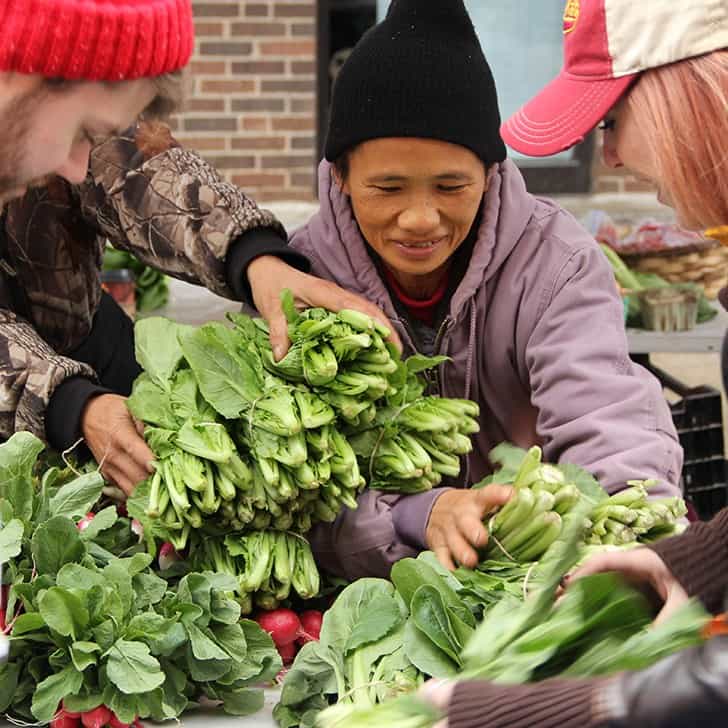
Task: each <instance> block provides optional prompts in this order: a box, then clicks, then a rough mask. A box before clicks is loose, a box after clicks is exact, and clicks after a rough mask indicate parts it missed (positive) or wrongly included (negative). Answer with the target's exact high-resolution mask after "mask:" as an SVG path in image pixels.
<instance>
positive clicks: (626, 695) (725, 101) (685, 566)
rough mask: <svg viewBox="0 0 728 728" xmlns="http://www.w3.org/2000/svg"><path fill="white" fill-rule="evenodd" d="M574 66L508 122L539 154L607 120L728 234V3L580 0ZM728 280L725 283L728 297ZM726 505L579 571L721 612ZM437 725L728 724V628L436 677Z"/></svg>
mask: <svg viewBox="0 0 728 728" xmlns="http://www.w3.org/2000/svg"><path fill="white" fill-rule="evenodd" d="M564 58H565V67H564V70H563V71H562V73H561V74H560V75H559V76H558V78H556V79H555V80H554V81H552V82H551V83H550V84H549V85H548V86H547V87H546V88H545V89H544V90H543V91H542V92H541V93H540V94H538V95H537V96H536V98H534V99H533V100H532V101H530V102H529V103H528V104H526V105H525V106H524V107H523V108H522V109H521V110H520V111H518V112H517V113H516V114H515V115H514V116H513V117H511V118H510V119H509V120H508V121H507V122H506V123H505V124H504V125H503V127H502V129H501V132H502V134H503V138H504V139H505V141H506V142H507V143H508V144H509V145H510V146H512V147H514V148H515V149H517V150H518V151H521V152H523V153H524V154H530V155H534V156H546V155H549V154H555V153H557V152H560V151H562V150H565V149H568V148H570V147H572V146H573V145H574V144H576V143H578V142H579V141H581V140H583V139H584V137H585V136H586V135H587V134H588V133H589V132H590V131H591V130H592V129H593V128H594V127H595V126H596V124H597V123H598V122H599V121H600V120H603V124H602V128H603V129H604V150H603V154H604V160H605V163H606V164H608V165H609V166H610V167H621V166H626V167H628V168H630V169H631V170H632V171H634V172H635V173H637V174H639V175H640V176H641V177H643V178H645V179H648V180H650V181H651V182H653V183H654V184H655V186H656V187H657V188H658V189H659V196H660V198H661V199H662V200H664V201H665V202H666V203H667V204H670V205H672V206H673V207H674V208H675V209H676V212H677V216H678V219H679V220H680V222H681V223H682V224H683V225H686V226H689V227H693V228H697V229H704V228H711V230H709V231H708V232H709V233H710V234H711V235H713V236H715V237H716V238H718V239H720V240H722V242H724V243H725V244H728V239H727V238H728V235H726V233H728V228H726V223H727V222H728V176H727V175H726V144H725V139H726V132H728V122H727V119H728V116H727V115H726V111H727V110H728V4H727V3H726V2H725V0H681V2H675V0H651V1H650V2H634V0H569V2H568V3H567V6H566V11H565V14H564ZM726 293H728V292H724V294H723V295H722V296H721V299H722V300H726V299H728V295H726ZM726 564H728V509H724V510H722V511H721V512H720V513H718V514H717V515H716V516H715V518H714V519H713V520H712V521H710V522H709V523H695V524H693V525H691V526H690V527H689V528H688V529H687V530H686V531H685V533H684V534H682V535H680V536H676V537H673V538H670V539H666V540H663V541H659V542H657V543H655V544H653V545H652V546H650V547H643V548H639V549H635V550H633V551H627V552H622V553H620V552H617V553H608V554H600V555H598V556H595V557H593V558H592V559H591V560H590V561H589V562H587V563H586V564H585V565H584V566H583V567H582V568H581V569H579V570H578V571H577V572H576V573H575V574H573V575H572V576H571V578H570V579H569V582H571V581H573V580H575V579H578V578H581V577H583V576H586V575H588V574H593V573H598V572H604V571H615V572H619V573H621V574H622V575H623V576H624V577H625V579H626V580H628V581H629V582H631V583H633V584H635V585H637V586H639V587H640V588H642V589H643V590H644V591H645V592H647V593H651V594H652V596H653V597H654V599H655V601H656V602H657V603H659V604H661V605H662V607H661V611H660V614H659V619H664V618H665V617H667V616H669V615H670V614H672V613H673V612H674V611H675V610H676V609H678V608H679V607H680V606H682V605H683V604H684V603H685V602H686V600H687V599H688V598H689V597H695V598H699V599H700V600H701V601H702V602H703V604H704V606H705V607H706V609H708V610H709V611H711V612H712V613H714V614H717V613H719V612H722V611H724V610H725V608H726V596H727V595H728V568H727V567H726ZM423 695H424V696H425V697H426V698H427V699H428V700H430V701H431V702H432V703H433V704H434V705H436V706H437V707H438V708H440V709H442V710H443V712H444V713H445V714H446V716H447V717H446V719H445V720H444V721H443V722H442V724H441V725H440V726H438V728H445V727H447V728H527V727H528V726H539V728H633V727H634V728H636V727H637V726H649V727H650V728H683V727H685V726H700V727H701V728H719V727H722V726H725V725H728V636H718V637H713V638H712V639H711V640H710V641H709V642H707V643H706V644H705V645H703V646H702V647H698V648H694V649H690V650H685V651H683V652H680V653H678V654H675V655H673V656H672V657H669V658H667V659H665V660H662V661H660V662H658V663H657V664H655V665H653V666H652V667H650V668H648V669H646V670H642V671H639V672H625V673H622V674H618V675H614V676H608V677H598V678H592V679H584V680H563V679H552V680H546V681H543V682H540V683H536V684H535V685H495V684H492V683H488V682H480V681H473V682H459V683H457V682H436V681H432V682H430V683H428V684H426V685H425V687H424V689H423Z"/></svg>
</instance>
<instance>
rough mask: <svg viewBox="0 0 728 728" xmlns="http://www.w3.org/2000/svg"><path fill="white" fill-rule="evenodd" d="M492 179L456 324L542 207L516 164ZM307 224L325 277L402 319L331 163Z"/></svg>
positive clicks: (457, 302) (459, 292)
mask: <svg viewBox="0 0 728 728" xmlns="http://www.w3.org/2000/svg"><path fill="white" fill-rule="evenodd" d="M488 177H489V185H488V191H487V192H486V194H485V200H484V203H483V215H482V221H481V223H480V227H479V229H478V233H477V236H476V241H475V245H474V247H473V253H472V256H471V260H470V263H469V265H468V267H467V269H466V272H465V275H464V276H463V279H462V281H461V282H460V284H459V285H458V287H457V289H456V291H455V293H454V295H453V298H452V300H451V302H450V312H449V313H450V316H451V318H452V319H453V320H458V319H459V318H460V317H461V316H462V315H463V313H464V311H465V308H466V305H467V303H468V301H469V300H470V299H471V298H472V297H473V296H474V295H475V293H476V292H477V291H478V289H479V288H480V287H481V286H483V285H485V284H486V283H487V282H488V281H489V280H490V279H491V278H493V276H495V275H496V274H497V272H498V270H499V268H500V266H501V265H502V264H503V263H504V262H505V261H506V259H507V258H508V256H509V255H510V253H511V251H512V250H513V248H514V247H515V246H516V244H517V243H518V241H519V239H520V238H521V236H522V235H523V232H524V230H525V228H526V226H527V225H528V222H529V220H530V218H531V216H532V215H533V212H534V209H535V206H536V200H535V198H534V197H533V196H532V195H530V194H529V193H528V192H527V190H526V186H525V183H524V181H523V177H522V176H521V173H520V172H519V170H518V168H517V167H516V165H515V164H514V163H513V162H511V161H510V160H506V161H505V162H503V163H501V164H498V165H494V166H493V167H492V168H491V170H490V173H489V176H488ZM307 225H308V228H309V230H308V232H309V235H310V239H311V241H312V243H313V246H314V249H315V252H314V254H315V256H316V257H317V258H318V261H317V263H318V266H319V267H320V268H321V270H322V271H323V274H324V277H326V278H329V279H330V280H334V281H335V282H336V283H338V284H339V285H340V286H342V287H343V288H347V289H349V290H351V291H353V292H354V293H358V294H359V295H361V296H364V297H365V298H367V299H369V300H370V301H372V302H373V303H375V304H377V305H378V306H379V307H380V308H381V309H382V310H383V311H384V312H385V313H386V314H387V315H388V316H389V317H396V315H397V314H396V311H395V308H394V305H393V303H392V300H391V297H390V295H389V292H388V290H387V288H386V285H385V283H384V282H383V281H382V279H381V276H380V274H379V271H378V270H377V266H376V265H375V263H374V261H373V259H372V257H371V256H370V254H369V252H368V249H367V248H368V245H367V243H366V241H365V240H364V238H363V236H362V234H361V232H360V230H359V226H358V224H357V221H356V218H355V216H354V211H353V208H352V206H351V201H350V199H349V197H348V195H346V194H345V193H344V192H343V191H342V190H341V188H340V187H339V184H338V183H337V182H336V180H335V179H334V176H333V170H332V165H331V164H330V163H329V162H327V161H323V162H321V165H320V166H319V211H318V212H317V213H316V215H314V217H313V218H311V220H310V221H309V222H308V224H307ZM307 253H308V251H307ZM457 254H458V253H457V252H456V253H455V255H457Z"/></svg>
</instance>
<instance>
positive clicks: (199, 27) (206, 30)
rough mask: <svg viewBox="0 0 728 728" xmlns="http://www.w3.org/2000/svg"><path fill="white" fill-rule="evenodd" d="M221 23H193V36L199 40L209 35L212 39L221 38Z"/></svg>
mask: <svg viewBox="0 0 728 728" xmlns="http://www.w3.org/2000/svg"><path fill="white" fill-rule="evenodd" d="M223 32H224V30H223V25H222V23H202V22H196V23H195V35H196V36H197V37H198V38H199V37H200V36H203V35H209V36H212V37H214V38H221V37H222V35H223Z"/></svg>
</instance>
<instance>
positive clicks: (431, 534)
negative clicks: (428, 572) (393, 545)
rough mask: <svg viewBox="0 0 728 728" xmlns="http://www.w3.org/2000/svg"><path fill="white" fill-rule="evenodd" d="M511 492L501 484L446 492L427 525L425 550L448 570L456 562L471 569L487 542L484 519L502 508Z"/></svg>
mask: <svg viewBox="0 0 728 728" xmlns="http://www.w3.org/2000/svg"><path fill="white" fill-rule="evenodd" d="M512 493H513V489H512V488H508V487H506V486H504V485H488V486H487V487H485V488H480V489H476V490H448V491H445V492H444V493H443V494H442V495H441V496H440V497H439V498H438V499H437V500H436V501H435V504H434V505H433V507H432V511H431V512H430V520H429V521H428V522H427V530H426V532H425V539H426V541H427V547H428V548H429V549H430V550H431V551H433V552H434V553H435V556H437V558H438V560H439V561H440V563H441V564H442V565H443V566H444V567H445V568H447V569H450V570H453V569H455V562H457V563H459V564H461V565H462V566H467V567H469V568H474V567H475V566H477V564H478V552H477V550H476V549H479V548H482V547H483V546H485V545H486V544H487V543H488V530H487V529H486V527H485V526H484V525H483V519H484V518H485V517H486V515H487V514H488V513H491V512H492V511H494V510H495V509H496V508H498V507H500V506H502V505H505V504H506V503H507V502H508V500H509V499H510V497H511V495H512Z"/></svg>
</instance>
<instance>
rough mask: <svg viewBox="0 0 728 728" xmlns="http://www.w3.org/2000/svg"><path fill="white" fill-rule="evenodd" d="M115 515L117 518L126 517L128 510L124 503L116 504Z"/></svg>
mask: <svg viewBox="0 0 728 728" xmlns="http://www.w3.org/2000/svg"><path fill="white" fill-rule="evenodd" d="M116 515H117V516H119V518H126V517H127V516H128V515H129V511H127V510H126V503H117V504H116Z"/></svg>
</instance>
